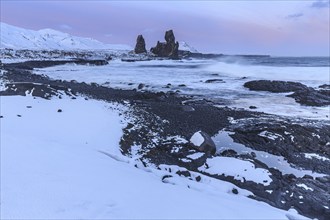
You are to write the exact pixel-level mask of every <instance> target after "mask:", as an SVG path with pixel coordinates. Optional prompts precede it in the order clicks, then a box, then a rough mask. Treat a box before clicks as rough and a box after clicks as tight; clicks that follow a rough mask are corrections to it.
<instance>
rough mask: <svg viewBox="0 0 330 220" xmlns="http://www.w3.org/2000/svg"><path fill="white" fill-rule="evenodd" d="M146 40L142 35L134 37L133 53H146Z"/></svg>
mask: <svg viewBox="0 0 330 220" xmlns="http://www.w3.org/2000/svg"><path fill="white" fill-rule="evenodd" d="M146 52H147V50H146V42H145V41H144V38H143V36H142V35H139V36H138V37H137V39H136V45H135V49H134V53H136V54H139V53H146Z"/></svg>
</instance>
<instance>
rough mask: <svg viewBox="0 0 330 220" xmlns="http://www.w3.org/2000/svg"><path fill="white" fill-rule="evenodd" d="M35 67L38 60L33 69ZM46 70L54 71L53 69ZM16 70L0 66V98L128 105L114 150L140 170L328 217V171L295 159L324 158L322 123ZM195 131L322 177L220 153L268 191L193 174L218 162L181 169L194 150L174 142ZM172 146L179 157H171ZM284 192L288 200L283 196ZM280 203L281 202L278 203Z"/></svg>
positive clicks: (329, 127)
mask: <svg viewBox="0 0 330 220" xmlns="http://www.w3.org/2000/svg"><path fill="white" fill-rule="evenodd" d="M42 62H43V61H39V64H40V63H41V64H42ZM36 63H38V62H36ZM43 64H44V65H46V64H45V63H43ZM15 65H16V66H15ZM31 65H32V66H30V67H31V68H32V69H33V67H35V66H33V65H35V64H31ZM44 65H43V66H44ZM47 65H55V63H49V64H47ZM18 66H19V64H11V65H10V66H9V67H6V65H5V66H4V67H2V68H3V69H4V70H5V71H7V73H4V74H3V75H2V76H1V78H4V79H6V81H9V82H11V84H8V85H7V86H8V89H7V90H6V91H5V92H4V91H1V92H0V96H2V95H23V96H24V95H25V92H26V91H27V90H29V91H32V90H33V91H34V92H33V94H32V95H34V96H37V97H41V98H50V97H51V96H54V95H55V96H59V94H58V92H57V91H63V92H64V93H66V94H67V95H71V96H72V95H74V94H82V95H84V96H86V98H91V99H98V100H104V101H107V102H118V103H121V104H126V105H129V106H130V110H131V113H132V119H133V120H134V124H132V123H130V124H128V126H127V127H126V128H125V129H124V135H123V137H122V138H121V142H120V145H121V150H122V153H123V154H124V155H126V156H130V155H132V149H131V147H132V146H133V145H140V146H142V147H141V149H140V150H139V154H140V160H141V162H142V163H143V164H144V165H145V166H148V165H150V164H153V165H155V166H156V167H157V166H158V167H159V166H160V165H162V164H168V165H177V166H179V167H183V168H186V169H187V170H190V171H193V172H199V173H202V174H203V175H207V176H210V177H213V178H217V179H220V180H225V181H228V182H231V183H233V184H235V185H237V186H239V187H241V188H243V189H247V190H250V191H251V192H253V193H254V194H255V195H254V196H253V198H254V199H256V200H260V201H264V202H267V203H268V204H270V205H272V206H275V207H277V208H280V209H285V210H288V209H289V208H290V207H291V206H293V207H294V208H295V209H297V210H298V212H299V213H301V214H303V215H306V216H308V217H313V218H315V217H316V218H319V219H320V220H321V219H325V216H327V215H329V214H330V211H329V209H326V208H324V206H326V202H327V196H328V195H329V194H328V192H327V191H326V189H327V188H329V187H330V181H329V180H330V178H329V174H330V171H329V170H328V169H327V168H328V167H329V164H330V162H328V161H325V162H324V161H322V162H321V161H320V160H318V159H315V158H314V159H308V158H307V159H306V158H305V157H304V156H303V153H316V154H321V155H323V156H326V157H328V158H329V157H330V150H329V147H327V145H326V143H324V142H325V141H327V142H329V141H330V137H329V133H330V124H329V123H325V122H324V123H313V122H315V121H313V120H298V121H294V120H292V119H290V118H287V117H283V116H282V117H279V116H276V115H270V114H265V113H260V112H254V111H247V110H237V109H231V108H227V107H224V108H219V107H214V106H213V105H212V104H211V103H210V102H209V100H206V99H204V100H200V101H192V100H191V99H192V97H189V96H180V95H178V94H175V93H164V92H157V93H153V92H141V91H135V90H120V89H112V88H108V87H103V86H100V85H98V84H86V83H78V82H75V81H71V82H69V81H63V80H52V79H50V78H49V77H46V76H42V75H36V74H33V73H32V72H30V71H29V70H26V69H25V67H23V68H17V67H18ZM37 66H38V65H37ZM19 82H21V83H19ZM72 98H74V96H72ZM233 121H235V122H236V123H233ZM198 130H202V131H204V132H206V133H208V134H209V135H210V136H214V135H216V134H217V133H218V132H219V131H221V130H226V131H230V132H235V133H234V134H233V135H231V137H232V138H233V139H234V141H235V142H237V143H241V144H244V145H246V146H248V147H250V148H251V149H255V150H262V151H266V152H268V153H272V154H274V155H281V156H283V157H284V158H285V159H287V160H288V161H289V162H290V163H293V164H295V165H296V166H300V167H304V168H306V169H310V170H315V171H317V172H323V173H326V174H327V176H326V177H317V178H315V179H314V178H313V177H310V176H304V177H302V178H299V177H296V176H294V175H282V173H281V172H279V171H278V170H276V169H274V168H268V167H267V165H266V164H264V163H262V162H261V161H259V160H257V159H256V158H255V157H254V156H253V155H252V154H238V153H237V152H236V153H234V152H222V154H221V156H225V157H230V158H236V159H242V160H249V161H252V163H253V164H254V166H256V167H257V168H263V169H268V171H269V172H270V173H271V176H270V177H271V179H272V182H271V183H270V185H266V186H265V185H263V184H257V183H255V182H253V181H248V180H247V181H243V182H242V181H240V180H237V179H235V178H234V177H231V176H226V175H220V174H210V173H207V172H204V171H200V169H199V168H200V167H201V166H203V165H204V164H206V163H207V161H208V160H209V159H212V158H218V157H220V155H215V156H213V155H210V154H208V153H205V154H204V155H202V156H201V157H199V158H197V159H190V161H188V162H187V160H183V159H186V158H187V156H189V155H191V154H192V153H197V151H196V150H194V149H192V148H191V147H190V145H189V143H187V142H184V141H183V142H182V140H180V139H179V138H178V137H180V138H182V139H184V140H186V141H189V138H190V137H191V135H193V134H194V132H197V131H198ZM265 130H267V131H268V132H270V133H276V134H281V136H282V138H275V139H274V140H272V139H271V138H269V137H268V138H267V137H260V135H258V134H259V133H260V132H262V131H265ZM285 132H290V134H289V135H287V134H286V133H285ZM311 133H315V134H317V135H319V137H313V138H311V139H309V138H306V134H311ZM291 136H293V137H294V139H295V142H292V137H291ZM279 146H280V147H279ZM281 146H283V148H281ZM177 147H178V148H179V150H176V148H177ZM297 155H298V157H297ZM188 173H189V171H188ZM188 173H186V174H178V175H187V178H189V176H190V175H189V174H188ZM299 184H306V185H309V186H310V185H312V186H313V190H314V191H312V192H309V191H306V190H304V189H303V188H301V187H299V186H297V185H299ZM266 190H272V193H268V192H266ZM286 191H289V192H290V193H286ZM291 192H292V193H294V196H293V198H292V197H290V194H291ZM302 194H303V195H304V197H305V199H304V200H303V203H300V202H301V199H299V196H300V195H302ZM315 194H317V196H315ZM281 201H285V203H283V202H281Z"/></svg>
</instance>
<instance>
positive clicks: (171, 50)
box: [150, 30, 179, 59]
mask: <svg viewBox="0 0 330 220" xmlns="http://www.w3.org/2000/svg"><path fill="white" fill-rule="evenodd" d="M165 40H166V42H159V41H158V42H157V45H156V46H155V47H152V48H151V49H150V51H151V52H152V53H153V54H155V55H156V56H158V57H168V58H172V59H178V57H179V55H178V50H179V42H175V37H174V33H173V30H168V31H166V33H165Z"/></svg>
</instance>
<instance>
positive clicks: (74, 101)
mask: <svg viewBox="0 0 330 220" xmlns="http://www.w3.org/2000/svg"><path fill="white" fill-rule="evenodd" d="M5 27H6V28H8V29H5V31H6V32H10V31H11V27H10V26H8V27H7V26H5ZM14 31H17V29H15V28H14ZM19 31H20V32H19V33H23V34H25V35H26V36H30V38H24V37H23V38H22V39H21V40H22V41H24V42H25V41H26V40H27V39H28V41H29V42H30V43H31V45H32V46H31V45H30V48H27V49H25V50H21V49H17V48H14V49H8V48H6V49H4V48H3V49H1V51H0V52H1V53H0V54H1V61H2V62H1V66H0V69H1V73H0V103H1V105H0V107H1V109H0V110H1V112H0V117H1V118H0V123H1V124H0V125H1V127H0V128H1V142H0V145H1V204H0V208H1V213H0V214H1V216H0V217H1V219H27V218H29V219H76V218H81V219H164V218H165V219H289V220H292V219H305V218H306V219H307V218H317V219H319V220H322V219H326V218H327V216H328V215H329V213H330V212H329V206H328V199H329V192H328V190H327V189H328V188H329V175H330V173H329V170H328V167H329V165H330V158H329V145H330V136H329V133H330V132H329V131H330V124H329V105H328V104H326V103H327V102H329V98H328V96H326V95H324V94H328V92H329V88H328V87H329V85H328V80H329V78H328V71H329V63H327V59H326V58H322V57H321V58H281V57H266V56H265V57H249V56H245V57H244V56H220V55H219V56H218V55H217V58H212V59H211V58H209V55H203V54H199V53H198V56H201V57H202V58H198V59H197V58H194V57H193V56H194V55H193V53H196V51H194V50H193V49H191V47H190V46H189V45H188V44H183V45H184V47H182V48H184V49H187V48H188V49H187V50H191V51H188V52H189V53H192V54H191V55H190V56H191V57H189V53H188V52H184V53H182V54H183V55H184V57H182V58H181V59H178V60H176V59H175V60H172V59H163V58H162V59H159V58H158V57H154V56H151V55H150V54H146V55H136V54H134V53H132V52H130V51H129V49H128V47H125V46H124V45H121V46H120V47H119V48H117V46H118V45H117V46H114V47H112V46H111V45H108V46H109V48H108V49H104V50H92V49H89V48H90V47H95V45H99V47H100V48H105V47H104V45H102V43H100V42H95V41H93V40H92V41H90V40H87V39H80V38H75V37H72V36H69V35H65V34H64V35H63V34H62V33H57V32H53V31H50V32H49V33H48V32H47V31H45V30H44V31H39V32H29V31H25V30H23V29H22V30H21V29H19ZM3 33H4V31H3V30H1V34H3ZM15 33H16V32H15ZM25 35H24V36H25ZM6 36H7V35H6ZM31 36H32V37H31ZM42 37H46V38H47V40H49V41H50V42H52V43H51V45H52V47H50V48H48V49H47V50H42V49H40V48H43V47H44V45H43V44H42V43H44V42H43V41H42V40H41V41H40V38H42ZM63 37H64V38H68V37H69V39H72V40H70V41H74V42H76V41H77V42H80V43H81V44H78V43H75V44H71V43H68V44H66V46H67V48H66V49H67V50H59V49H61V48H63V47H62V46H61V45H58V42H62V41H61V40H59V39H62V38H63ZM48 38H49V39H48ZM31 39H33V40H31ZM1 40H2V41H6V42H7V43H6V44H4V45H5V46H6V47H8V45H9V43H8V42H10V41H12V40H11V39H10V35H8V36H7V37H6V38H2V39H1ZM12 43H13V42H12ZM15 43H18V44H19V43H20V42H19V41H18V42H15ZM62 43H63V42H62ZM64 43H67V41H64ZM82 44H83V45H84V47H83V50H77V49H76V48H75V47H73V48H70V46H72V45H73V46H74V45H78V47H79V45H80V48H81V45H82ZM2 45H3V44H2ZM11 46H13V45H11ZM14 46H15V47H19V45H14ZM85 46H86V47H85ZM31 47H32V48H31ZM96 48H98V47H96ZM182 54H181V55H182ZM187 54H188V55H187ZM183 55H182V56H183ZM203 56H204V57H203ZM24 61H28V62H24ZM265 63H266V64H265ZM249 82H253V83H255V84H254V85H256V86H257V87H256V88H255V89H254V90H253V87H248V86H246V85H247V83H249ZM264 85H267V86H264ZM264 87H267V88H266V89H264ZM291 87H292V88H291ZM262 89H263V90H262ZM267 89H269V90H267ZM286 90H288V91H286ZM274 91H276V92H274ZM277 91H279V92H277ZM306 94H307V95H308V97H307V99H306V100H305V99H302V97H304V96H305V95H306ZM310 94H312V95H310ZM314 98H315V100H314ZM324 103H325V104H324ZM200 131H203V132H205V133H206V135H209V136H210V137H209V138H210V139H211V142H213V141H214V147H215V148H216V150H215V151H214V152H215V153H214V152H213V151H207V150H201V148H199V147H200V146H202V145H203V144H210V143H206V139H207V138H205V137H203V136H202V135H199V136H198V135H196V134H198V132H200ZM194 135H195V137H198V138H197V139H196V138H195V139H194V138H192V137H193V136H194ZM210 145H212V143H211V144H210ZM211 147H212V146H211ZM205 149H208V148H205ZM238 210H239V211H238Z"/></svg>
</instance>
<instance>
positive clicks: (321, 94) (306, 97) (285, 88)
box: [244, 80, 330, 106]
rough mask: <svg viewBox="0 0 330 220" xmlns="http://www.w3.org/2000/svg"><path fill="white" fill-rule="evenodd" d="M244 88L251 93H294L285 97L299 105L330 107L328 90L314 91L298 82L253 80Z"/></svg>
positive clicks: (329, 92)
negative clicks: (292, 99)
mask: <svg viewBox="0 0 330 220" xmlns="http://www.w3.org/2000/svg"><path fill="white" fill-rule="evenodd" d="M244 87H246V88H249V89H250V90H253V91H268V92H273V93H283V92H294V93H293V94H290V95H287V97H291V98H294V99H295V101H296V102H298V103H299V104H301V105H307V106H326V105H330V90H326V89H320V90H315V89H313V88H311V87H308V86H306V85H304V84H301V83H298V82H288V81H271V80H254V81H249V82H246V83H245V84H244ZM325 87H326V86H325Z"/></svg>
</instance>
